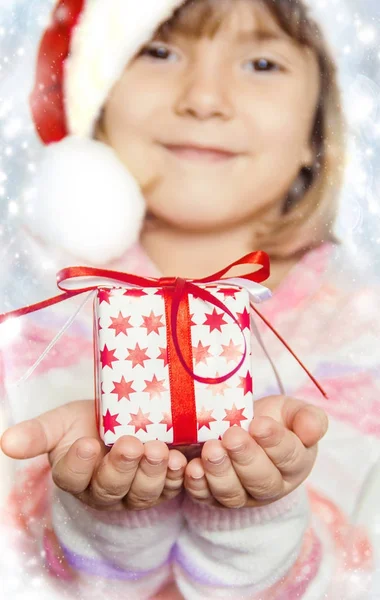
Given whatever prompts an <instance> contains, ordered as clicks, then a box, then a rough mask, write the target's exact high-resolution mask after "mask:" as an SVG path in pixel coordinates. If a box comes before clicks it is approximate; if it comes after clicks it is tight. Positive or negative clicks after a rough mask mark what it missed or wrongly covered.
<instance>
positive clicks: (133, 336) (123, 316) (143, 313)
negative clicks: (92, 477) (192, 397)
mask: <svg viewBox="0 0 380 600" xmlns="http://www.w3.org/2000/svg"><path fill="white" fill-rule="evenodd" d="M115 289H116V290H117V288H115ZM156 291H157V294H156V295H155V296H154V295H153V294H154V293H155V292H156ZM210 291H211V293H215V294H216V295H217V296H218V297H219V298H220V299H223V296H224V298H226V301H227V302H228V305H229V306H231V310H232V311H233V313H234V314H235V315H237V317H236V319H237V320H238V322H239V325H241V328H244V330H246V328H248V333H249V326H250V312H249V307H248V306H247V305H246V304H245V300H244V296H243V295H242V294H240V293H239V289H238V288H234V287H233V286H231V287H230V286H229V284H228V283H227V282H226V283H225V284H224V285H223V284H222V285H221V286H220V285H218V286H214V291H213V290H210ZM219 292H220V293H219ZM124 293H125V296H127V297H124V296H123V295H122V294H124ZM128 296H130V298H128ZM160 296H161V294H160V290H158V289H157V287H156V288H155V289H152V290H150V291H149V290H148V289H146V288H133V289H127V288H126V287H120V288H119V291H116V292H115V293H114V292H113V290H110V289H106V288H103V289H102V297H101V298H99V303H100V300H102V301H101V306H99V312H98V315H97V317H98V318H97V320H96V321H95V325H96V326H98V330H100V341H99V350H98V352H99V355H98V356H99V359H98V361H99V363H98V367H99V368H98V377H99V379H100V381H99V383H98V386H99V392H98V393H99V396H100V397H99V398H98V405H99V410H98V418H100V419H101V421H100V422H101V423H103V425H104V430H105V433H104V435H105V443H110V444H112V443H114V442H115V440H116V439H117V438H118V437H120V436H122V435H125V434H129V433H131V432H132V433H133V435H135V434H136V436H137V437H140V439H141V440H142V441H146V440H147V439H152V440H154V439H162V440H164V441H165V442H166V443H170V441H171V439H172V438H171V436H172V433H173V427H174V424H173V418H172V414H171V408H170V390H168V389H167V388H169V382H168V378H167V374H168V371H167V369H168V364H169V366H170V358H171V357H170V356H168V349H167V348H166V347H165V346H166V342H165V343H164V337H166V336H165V335H164V333H165V308H164V302H163V298H162V296H161V297H160ZM134 297H135V299H134ZM189 301H190V311H189V315H188V318H189V320H190V321H191V326H192V327H194V326H195V329H192V336H193V340H192V344H191V346H192V352H193V354H192V356H193V364H194V365H195V366H194V368H195V370H197V369H198V368H201V369H203V371H204V374H205V376H206V377H209V378H211V379H210V381H213V380H214V379H213V378H220V376H219V373H220V374H224V373H226V372H227V371H229V370H230V369H231V368H233V365H236V364H238V362H239V361H240V360H241V357H242V350H243V343H242V340H241V339H240V338H238V337H237V335H236V337H235V334H234V333H233V332H234V331H235V330H236V327H237V323H233V322H232V321H231V319H230V318H228V315H226V314H225V312H224V311H223V310H222V308H221V307H219V306H212V305H209V304H208V303H205V302H204V301H203V300H202V299H195V298H193V297H192V295H191V294H190V298H189ZM107 305H108V306H107ZM109 305H110V306H109ZM238 311H240V312H238ZM136 317H137V321H136V323H139V325H137V326H136V325H135V321H134V319H135V318H136ZM101 326H102V328H101ZM101 329H102V330H101ZM107 330H108V332H107ZM237 331H238V333H239V329H237ZM194 332H195V333H194ZM154 333H155V334H156V335H154ZM211 333H212V335H211ZM137 342H138V343H137ZM214 344H217V345H216V346H215V348H214ZM100 348H103V350H100ZM218 348H220V349H219V350H218ZM217 355H218V356H217ZM120 357H121V358H120ZM214 359H216V360H217V361H218V365H217V366H216V368H217V369H218V370H219V373H215V366H213V365H214ZM118 360H119V361H120V362H117V363H116V361H118ZM223 364H224V367H223V366H222V365H223ZM196 365H199V366H198V367H197V366H196ZM201 365H203V367H202V366H201ZM219 365H220V366H219ZM230 365H232V367H231V366H230ZM107 366H108V367H109V369H108V370H107V369H106V368H105V367H107ZM102 367H103V369H102ZM138 367H140V368H138ZM146 378H148V379H146ZM223 379H224V378H223ZM235 379H236V383H234V385H233V386H232V383H231V382H230V381H229V380H226V381H222V382H221V383H216V384H215V383H209V384H206V385H204V386H203V388H204V389H206V390H207V391H206V394H207V396H208V398H209V401H210V404H208V402H209V401H207V402H206V401H204V402H202V399H200V400H201V402H200V403H199V398H198V396H197V402H198V407H197V429H198V435H199V440H200V441H201V442H204V441H206V439H207V438H208V437H210V436H213V438H214V439H217V438H218V439H221V438H223V434H222V432H223V431H224V430H225V429H226V428H227V426H234V425H237V426H244V425H246V426H247V425H248V423H249V419H251V418H252V416H253V415H252V407H251V403H249V404H248V405H246V402H245V401H244V398H247V394H249V393H252V389H253V386H254V382H253V381H252V377H251V375H250V373H249V368H247V365H245V368H244V369H242V370H240V371H239V372H238V373H237V374H236V378H235ZM103 382H104V385H103ZM239 384H240V385H239ZM230 389H231V391H229V390H230ZM232 389H234V390H235V392H234V397H233V396H232ZM140 390H141V391H143V392H144V393H143V396H141V403H140V401H139V394H141V391H140ZM226 390H227V391H226ZM195 392H196V395H197V394H198V387H196V389H195ZM230 398H231V399H230ZM248 398H249V395H248ZM233 401H234V402H235V404H234V405H232V402H233ZM119 402H121V404H120V405H119V404H118V403H119ZM123 402H124V403H125V404H124V405H123ZM134 402H135V404H133V403H134ZM143 402H145V404H142V403H143ZM148 402H149V404H148ZM216 402H217V403H218V406H220V407H221V408H224V409H225V410H223V411H221V414H220V415H219V413H218V411H217V410H216V404H215V403H216ZM118 406H119V413H118V412H117V411H118ZM149 406H153V407H154V406H157V407H158V408H159V412H158V413H157V412H150V410H151V409H150V408H149ZM237 406H239V407H244V410H243V409H239V410H238V409H237V408H236V407H237ZM122 407H123V408H122ZM225 407H227V408H225ZM121 409H122V410H123V412H120V410H121ZM131 410H132V411H133V412H132V413H131ZM99 413H100V415H99ZM103 415H104V416H103ZM151 417H152V418H151ZM148 426H149V427H148ZM115 432H116V434H115Z"/></svg>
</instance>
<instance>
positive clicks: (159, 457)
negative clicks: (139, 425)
mask: <svg viewBox="0 0 380 600" xmlns="http://www.w3.org/2000/svg"><path fill="white" fill-rule="evenodd" d="M168 459H169V449H168V447H167V445H166V444H164V442H159V441H150V442H146V444H145V446H144V455H143V457H142V459H141V461H140V464H139V468H138V469H137V472H136V475H135V478H134V480H133V483H132V485H131V489H130V491H129V493H128V495H127V496H126V498H125V499H124V503H125V505H126V506H127V507H128V508H133V509H134V510H141V509H144V508H149V507H150V506H153V505H154V504H156V503H157V501H158V499H159V498H160V496H161V494H162V491H163V488H164V485H165V480H166V472H167V466H168Z"/></svg>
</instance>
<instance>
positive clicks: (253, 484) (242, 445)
mask: <svg viewBox="0 0 380 600" xmlns="http://www.w3.org/2000/svg"><path fill="white" fill-rule="evenodd" d="M254 421H255V419H254ZM222 444H223V447H224V448H225V449H226V450H227V452H228V455H229V457H230V460H231V462H232V465H233V468H234V470H235V472H236V474H237V476H238V477H239V480H240V481H241V484H242V486H243V487H244V489H245V490H246V491H247V492H248V494H249V495H250V496H252V497H253V498H255V499H256V500H259V501H266V500H275V499H277V498H280V497H281V496H282V495H283V493H284V482H283V478H282V475H281V473H280V471H279V470H278V469H277V467H276V466H275V465H274V464H273V462H272V461H271V459H270V458H269V457H268V456H267V454H266V452H265V451H264V450H263V448H261V447H260V445H259V444H258V443H257V442H256V441H255V440H254V439H253V437H251V435H249V433H248V432H246V431H244V430H243V429H241V428H240V427H232V428H230V429H228V430H227V431H226V433H225V434H224V436H223V439H222Z"/></svg>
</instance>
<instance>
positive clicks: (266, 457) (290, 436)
mask: <svg viewBox="0 0 380 600" xmlns="http://www.w3.org/2000/svg"><path fill="white" fill-rule="evenodd" d="M327 427H328V420H327V416H326V414H325V413H324V411H322V410H321V409H319V408H317V407H315V406H312V405H309V404H306V403H305V402H302V401H300V400H296V399H295V398H288V397H286V396H268V397H267V398H262V399H260V400H257V401H256V402H255V418H254V419H253V421H252V422H251V423H250V426H249V431H248V432H247V431H244V430H243V429H241V428H240V427H232V428H230V429H228V430H227V431H226V432H225V434H224V436H223V438H222V440H221V441H218V440H210V441H208V442H206V443H205V444H204V446H203V449H202V454H201V457H200V458H194V459H193V460H191V461H190V462H189V464H188V465H187V467H186V472H185V484H184V485H185V489H186V491H187V493H188V494H190V496H192V497H193V498H194V499H195V500H198V501H202V502H206V503H208V504H211V505H216V506H225V507H227V508H241V507H244V506H262V505H265V504H270V503H271V502H274V501H275V500H279V499H280V498H282V497H283V496H286V495H287V494H289V493H290V492H292V491H293V490H294V489H295V488H297V487H298V486H299V485H300V484H301V483H302V482H303V481H304V480H305V479H306V478H307V476H308V475H309V473H310V471H311V469H312V468H313V465H314V462H315V459H316V456H317V443H318V441H319V440H320V439H321V438H322V437H323V436H324V435H325V433H326V431H327ZM213 459H216V462H215V463H213V462H212V460H213Z"/></svg>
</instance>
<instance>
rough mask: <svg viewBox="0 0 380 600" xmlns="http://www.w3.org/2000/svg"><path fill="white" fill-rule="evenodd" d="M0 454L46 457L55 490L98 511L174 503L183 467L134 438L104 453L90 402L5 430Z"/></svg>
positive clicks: (158, 447) (177, 458) (162, 449)
mask: <svg viewBox="0 0 380 600" xmlns="http://www.w3.org/2000/svg"><path fill="white" fill-rule="evenodd" d="M1 449H2V450H3V452H4V453H5V454H6V455H7V456H10V457H11V458H16V459H25V458H32V457H35V456H38V455H40V454H45V453H48V455H49V461H50V464H51V466H52V476H53V480H54V482H55V483H56V485H57V486H58V487H60V488H61V489H63V490H65V491H67V492H70V493H71V494H73V495H74V496H76V497H77V498H79V499H80V500H81V501H82V502H84V503H85V504H88V505H89V506H91V507H93V508H97V509H100V510H123V509H132V510H141V509H145V508H150V507H152V506H154V505H156V504H159V503H160V502H162V501H163V500H169V499H171V498H174V497H175V496H177V494H179V493H180V492H181V490H182V488H183V478H184V472H185V467H186V464H187V461H186V458H185V457H184V455H183V454H182V453H181V452H179V451H178V450H170V451H169V449H168V447H167V445H166V444H165V443H164V442H159V441H151V442H146V443H145V444H142V442H141V441H140V440H138V439H137V438H136V437H133V436H123V437H121V438H120V439H119V440H117V442H116V443H115V444H114V446H113V447H112V448H111V450H109V449H108V448H107V447H106V446H105V445H104V444H103V442H102V441H101V440H100V439H99V436H98V432H97V429H96V424H95V419H94V403H93V401H90V400H81V401H77V402H70V403H69V404H65V405H63V406H60V407H59V408H56V409H54V410H51V411H49V412H47V413H44V414H43V415H41V416H39V417H37V418H36V419H31V420H29V421H24V422H22V423H19V424H17V425H15V426H14V427H11V428H10V429H7V430H6V431H5V433H4V434H3V436H2V438H1ZM123 457H125V458H123Z"/></svg>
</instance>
